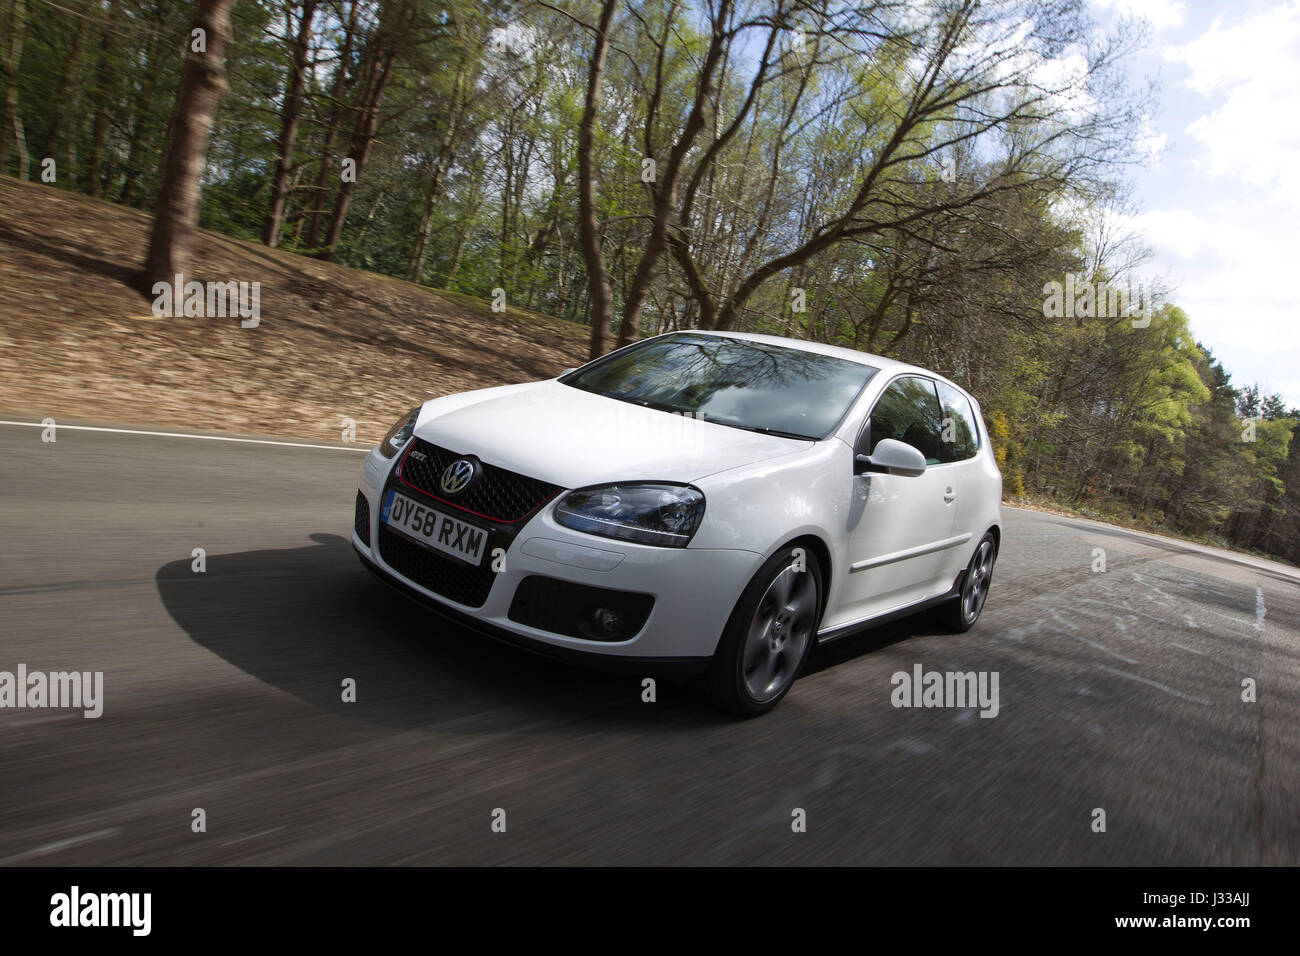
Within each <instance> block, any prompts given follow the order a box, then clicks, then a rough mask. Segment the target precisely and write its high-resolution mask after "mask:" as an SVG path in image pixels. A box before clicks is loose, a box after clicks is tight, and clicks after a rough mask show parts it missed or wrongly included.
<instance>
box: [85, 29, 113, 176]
mask: <svg viewBox="0 0 1300 956" xmlns="http://www.w3.org/2000/svg"><path fill="white" fill-rule="evenodd" d="M114 6H115V4H114V3H110V4H109V5H108V8H107V9H106V10H105V11H104V16H105V19H106V20H107V21H109V22H111V21H112V19H113V14H114V9H113V8H114ZM116 45H117V33H116V31H114V30H113V29H112V28H111V27H105V28H104V33H103V35H102V36H101V37H100V38H99V62H98V63H97V64H96V65H95V97H94V99H95V123H94V127H93V128H92V130H91V134H90V159H89V160H88V161H87V163H86V194H87V195H89V196H98V195H99V190H100V180H101V179H102V176H103V166H104V146H105V144H106V143H107V141H108V111H109V109H111V108H112V106H113V104H112V103H110V102H109V100H110V99H111V98H112V93H113V88H114V87H115V85H116V83H115V80H116V78H117V72H116V71H115V70H114V69H113V49H114V47H115V46H116Z"/></svg>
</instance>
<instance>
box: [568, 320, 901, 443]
mask: <svg viewBox="0 0 1300 956" xmlns="http://www.w3.org/2000/svg"><path fill="white" fill-rule="evenodd" d="M876 371H877V370H876V369H875V368H873V367H871V366H869V365H863V364H861V363H860V362H853V361H849V360H848V359H842V358H836V357H835V356H833V355H820V354H818V353H816V352H805V351H803V350H802V349H796V348H789V347H787V346H782V345H771V344H769V343H767V342H751V341H747V340H745V339H731V338H722V337H719V336H714V335H700V334H698V333H689V332H683V333H676V334H673V335H665V336H662V337H660V338H656V339H650V340H648V341H646V342H642V343H639V344H637V345H633V346H631V347H630V348H627V349H624V350H623V351H621V352H616V353H614V354H612V355H610V356H608V357H607V358H605V359H601V360H597V361H596V362H593V363H592V364H591V365H588V366H586V367H584V368H580V369H578V370H577V371H576V372H572V373H570V374H569V375H567V376H565V377H564V378H563V379H561V381H563V382H564V383H565V384H566V385H572V386H573V387H574V388H580V389H582V390H584V391H587V392H594V393H595V394H597V395H604V396H605V397H606V398H616V399H618V400H619V401H623V402H632V403H634V404H637V405H644V406H646V407H648V408H657V409H659V410H660V411H665V412H677V413H681V414H687V415H692V416H695V417H697V418H703V419H706V420H707V421H711V422H716V423H718V424H720V425H731V426H733V427H735V428H745V429H749V430H751V431H758V432H764V433H766V434H774V435H784V436H787V437H791V438H806V439H809V440H816V439H821V438H825V437H826V436H827V435H829V434H830V432H831V431H832V430H833V429H834V428H835V426H836V424H837V423H838V422H839V420H840V419H841V418H842V417H843V415H844V413H845V411H846V410H847V409H848V407H849V405H850V404H851V403H852V402H853V400H854V398H856V397H857V395H858V393H859V392H860V391H861V390H862V386H864V385H866V384H867V382H868V381H869V380H870V379H871V376H872V375H874V374H875V373H876Z"/></svg>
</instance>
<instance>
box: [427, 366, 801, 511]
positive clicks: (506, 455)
mask: <svg viewBox="0 0 1300 956" xmlns="http://www.w3.org/2000/svg"><path fill="white" fill-rule="evenodd" d="M415 434H416V436H417V437H419V438H422V439H424V440H425V441H427V442H431V443H433V444H435V445H440V446H442V447H443V448H446V449H448V450H450V451H453V452H456V453H458V454H473V455H477V456H478V457H479V458H480V459H482V460H483V461H485V462H487V463H488V464H491V465H496V466H498V467H500V468H507V469H509V470H510V471H514V472H518V473H520V474H524V475H528V476H529V477H532V478H538V479H540V480H542V481H546V482H550V483H551V484H555V485H561V486H562V487H565V488H581V487H584V486H586V485H595V484H602V483H604V482H614V481H681V482H690V481H695V480H697V479H699V478H703V477H704V476H706V475H711V474H714V473H716V472H719V471H726V470H729V469H731V468H737V467H740V466H742V465H748V464H752V463H754V462H758V461H763V460H766V459H769V458H776V457H779V456H782V455H788V454H791V453H793V452H798V451H801V450H804V449H807V448H809V447H811V445H812V444H813V442H812V441H802V440H799V439H792V438H781V437H778V436H775V435H761V434H758V433H757V432H750V431H745V430H744V429H741V428H732V427H730V426H727V425H719V424H716V423H714V422H709V421H702V420H697V419H694V418H689V417H686V416H682V415H674V414H670V413H668V412H662V411H658V410H656V409H651V408H643V407H641V406H639V405H633V404H631V403H629V402H621V401H618V400H616V399H611V398H605V397H603V396H600V395H594V394H592V393H590V392H585V391H582V390H581V389H578V388H573V387H571V386H568V385H563V384H561V383H560V382H558V381H555V380H548V381H544V382H530V383H528V384H526V385H507V386H502V387H499V388H488V389H481V390H479V391H475V392H462V393H460V394H457V395H448V396H446V397H444V398H438V399H434V400H433V401H431V402H427V403H426V404H425V405H424V407H423V409H422V410H421V413H420V417H419V419H418V421H417V423H416V427H415Z"/></svg>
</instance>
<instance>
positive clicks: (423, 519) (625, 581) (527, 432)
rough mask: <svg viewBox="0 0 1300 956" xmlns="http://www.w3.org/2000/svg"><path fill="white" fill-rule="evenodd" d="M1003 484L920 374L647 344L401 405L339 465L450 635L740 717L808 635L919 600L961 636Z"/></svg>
mask: <svg viewBox="0 0 1300 956" xmlns="http://www.w3.org/2000/svg"><path fill="white" fill-rule="evenodd" d="M1001 493H1002V476H1001V474H1000V473H999V471H998V468H997V464H996V461H995V459H994V457H993V452H992V449H991V447H990V443H989V437H988V432H987V429H986V428H985V426H984V424H983V420H982V418H981V416H980V411H979V405H978V403H977V402H976V401H975V399H974V398H972V397H971V396H970V395H969V394H967V393H966V392H965V391H963V390H962V389H961V388H959V387H957V386H956V385H955V384H953V383H952V382H950V381H948V380H947V379H945V378H943V377H942V376H939V375H936V374H934V373H933V372H928V371H925V370H924V369H921V368H916V367H914V366H910V365H904V364H901V363H899V362H895V361H892V360H890V359H886V358H881V357H879V356H875V355H868V354H865V353H862V352H855V351H852V350H849V349H843V348H836V347H833V346H827V345H818V344H815V343H811V342H802V341H797V340H793V339H783V338H778V337H774V336H766V335H748V334H740V333H713V332H671V333H668V334H665V335H660V336H656V337H655V338H650V339H645V340H643V341H641V342H637V343H635V344H633V345H629V346H627V347H626V348H623V349H620V350H618V351H616V352H612V353H610V354H609V355H606V356H603V357H601V358H598V359H596V360H594V361H592V362H590V363H588V364H587V365H584V366H582V367H581V368H577V369H572V370H570V371H568V372H566V373H565V374H563V375H561V376H559V377H558V378H555V379H548V380H546V381H541V382H530V383H526V384H522V385H507V386H502V387H497V388H486V389H480V390H477V391H472V392H463V393H459V394H455V395H447V396H444V397H442V398H435V399H433V400H431V401H427V402H425V403H424V404H423V405H421V406H420V407H419V408H416V409H413V410H411V411H410V412H409V413H408V414H406V415H405V416H404V417H403V418H402V419H401V420H400V421H398V422H397V424H396V425H394V426H393V429H392V430H391V431H390V432H389V433H388V435H387V436H386V437H385V438H384V440H383V441H382V442H381V443H380V444H379V445H378V446H377V447H376V448H374V449H373V450H372V451H371V453H370V454H369V456H368V457H367V459H366V461H365V463H364V465H363V466H362V471H361V481H360V489H359V490H358V492H357V499H356V516H355V524H354V528H353V536H352V544H353V547H354V548H355V549H356V551H357V553H358V554H359V555H360V556H361V559H362V561H363V562H364V563H365V564H366V565H367V566H368V567H369V568H370V569H371V570H373V571H375V572H376V573H378V574H379V575H380V576H381V577H383V578H384V579H385V580H387V581H388V582H389V583H391V584H394V585H396V586H397V587H399V588H400V589H402V590H404V591H405V592H406V593H407V594H408V595H410V596H412V597H414V598H416V599H418V600H420V601H422V602H423V603H425V604H427V605H429V606H431V607H432V608H434V609H435V610H437V611H439V612H440V613H442V614H443V615H444V616H446V617H450V618H452V619H453V620H457V621H460V622H462V623H464V624H467V625H470V626H471V627H473V628H476V629H477V630H480V631H482V632H485V633H487V634H490V635H492V636H494V637H498V638H502V639H505V640H508V641H511V642H514V643H517V644H521V645H525V646H528V647H530V648H532V649H534V650H540V651H542V652H545V653H550V654H552V655H555V656H560V657H574V656H578V657H583V658H587V659H598V660H600V661H601V662H603V663H604V664H607V665H613V666H615V667H620V668H626V669H631V670H634V671H637V672H655V671H663V670H670V671H674V672H680V673H688V674H697V675H703V677H704V682H705V684H706V686H707V687H708V689H709V692H710V695H711V697H712V698H713V699H714V700H715V701H716V702H717V703H718V704H719V705H720V706H721V707H722V708H724V709H725V710H727V711H730V712H732V713H734V714H738V715H741V716H756V715H758V714H761V713H764V712H766V711H768V710H770V709H771V708H772V707H774V706H776V704H777V703H778V702H779V701H780V700H781V698H782V697H784V696H785V694H786V693H787V692H788V691H789V690H790V687H791V685H792V684H793V683H794V680H795V678H796V677H797V676H798V674H799V671H800V668H801V667H803V665H804V662H805V661H806V660H807V658H808V654H809V651H810V649H811V648H812V646H813V644H814V643H816V642H824V641H829V640H833V639H835V638H837V637H840V636H843V635H845V634H848V633H851V632H853V631H855V630H858V629H860V628H863V627H865V626H867V625H871V624H878V623H881V622H883V621H884V620H886V619H890V618H895V617H898V616H901V615H903V614H909V613H912V612H915V611H920V610H922V609H928V610H929V612H930V613H931V614H932V615H933V616H934V617H935V618H936V620H937V621H938V622H939V623H940V624H942V625H943V626H945V627H947V628H949V629H951V630H953V631H957V632H962V631H966V630H968V629H970V627H971V626H972V625H974V624H975V622H976V621H977V620H978V619H979V616H980V611H981V610H982V609H983V607H984V602H985V599H986V598H987V596H988V593H989V585H990V584H991V582H992V575H993V563H994V561H995V560H996V558H997V555H998V548H999V545H1000V541H1001V530H1000V525H1001V519H1000V513H999V502H1000V500H1001Z"/></svg>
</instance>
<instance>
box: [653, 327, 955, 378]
mask: <svg viewBox="0 0 1300 956" xmlns="http://www.w3.org/2000/svg"><path fill="white" fill-rule="evenodd" d="M678 331H680V332H687V333H691V334H694V335H713V336H717V337H719V338H729V339H743V340H744V341H747V342H767V343H769V344H771V345H783V346H785V347H786V348H792V349H802V350H803V351H805V352H816V353H817V354H819V355H834V356H835V357H836V358H842V359H847V360H848V361H850V362H858V363H860V364H862V365H870V366H872V367H873V368H877V369H879V370H880V371H882V372H884V373H885V375H886V376H887V377H889V378H893V377H894V376H895V375H899V374H902V373H905V372H915V373H916V374H918V375H927V376H929V377H930V378H935V379H938V380H939V381H941V382H945V383H946V384H948V385H951V386H952V387H953V388H955V389H957V390H958V391H959V392H962V393H963V394H965V393H966V390H965V389H964V388H962V387H961V386H960V385H958V384H957V383H956V382H953V381H950V380H949V379H947V378H945V377H944V376H942V375H940V374H939V373H938V372H933V371H931V370H930V369H928V368H921V367H920V366H919V365H909V364H907V363H906V362H900V361H898V360H897V359H891V358H886V357H885V356H883V355H875V354H873V353H871V352H859V351H858V350H857V349H847V348H844V347H843V346H840V345H826V344H825V343H822V342H813V341H809V340H807V339H791V338H786V337H785V336H781V335H762V334H760V333H757V332H713V331H708V330H706V329H679V330H678ZM666 334H668V335H672V334H673V333H671V332H669V333H666Z"/></svg>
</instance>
